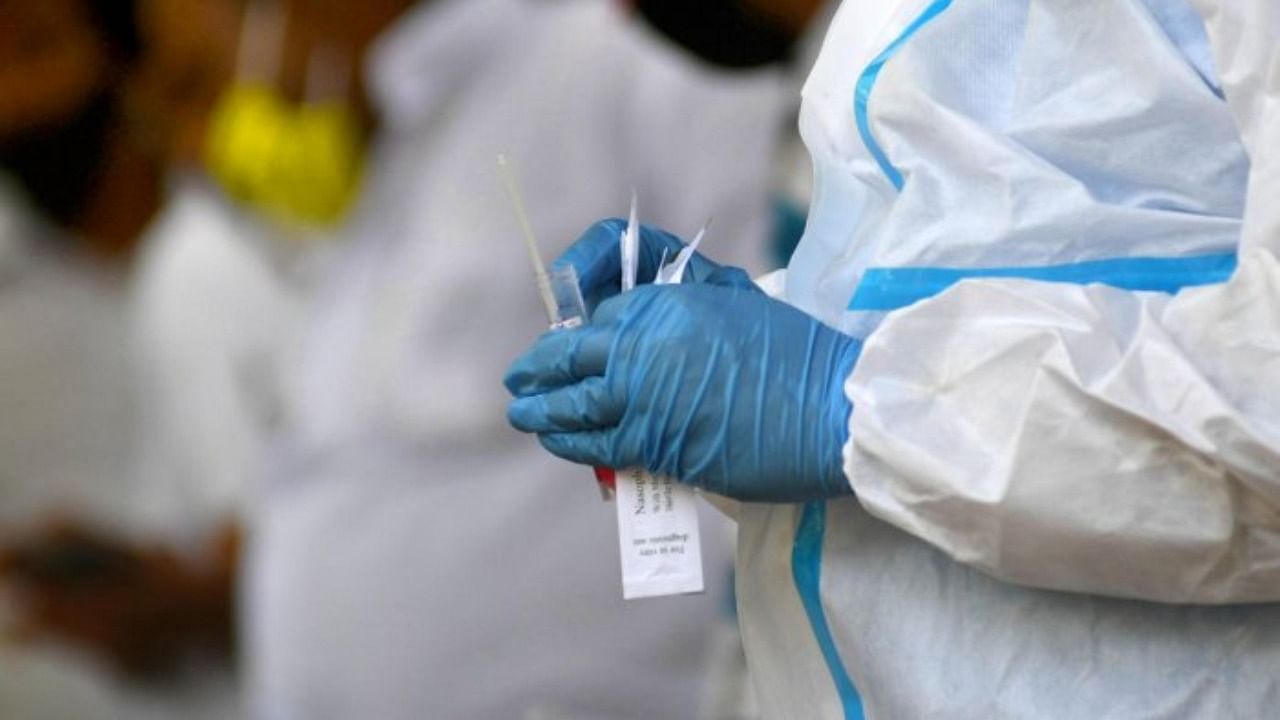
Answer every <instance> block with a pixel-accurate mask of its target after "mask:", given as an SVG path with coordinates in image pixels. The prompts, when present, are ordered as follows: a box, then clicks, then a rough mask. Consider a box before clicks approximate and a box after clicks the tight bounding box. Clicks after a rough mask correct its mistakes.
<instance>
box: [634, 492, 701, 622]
mask: <svg viewBox="0 0 1280 720" xmlns="http://www.w3.org/2000/svg"><path fill="white" fill-rule="evenodd" d="M614 500H615V502H616V504H617V510H618V546H619V551H620V552H621V556H622V597H624V598H625V599H627V600H631V599H634V598H643V597H655V596H659V595H678V594H681V593H698V592H702V590H703V584H702V540H701V538H700V537H699V534H698V506H697V502H698V499H697V496H696V495H695V494H694V492H693V490H691V489H690V488H688V487H685V486H684V485H681V484H680V483H677V482H676V481H674V480H672V479H671V478H666V477H656V476H654V475H650V474H649V473H647V472H645V471H643V470H639V469H634V468H633V469H630V470H620V471H618V473H617V496H616V497H615V498H614Z"/></svg>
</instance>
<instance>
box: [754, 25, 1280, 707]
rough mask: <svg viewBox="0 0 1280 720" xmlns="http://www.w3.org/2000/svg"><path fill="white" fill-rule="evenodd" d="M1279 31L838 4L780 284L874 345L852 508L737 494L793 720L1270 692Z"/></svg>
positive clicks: (1197, 701)
mask: <svg viewBox="0 0 1280 720" xmlns="http://www.w3.org/2000/svg"><path fill="white" fill-rule="evenodd" d="M1277 38H1280V10H1277V9H1276V6H1275V5H1274V4H1273V3H1271V2H1269V0H1240V1H1236V0H1232V1H1231V2H1220V3H1219V2H1211V1H1210V0H1203V1H1201V2H1196V3H1194V7H1193V6H1192V5H1187V4H1184V3H1182V2H1176V1H1175V2H1154V1H1153V2H1143V1H1142V0H1126V1H1123V2H1110V3H1076V2H1058V1H1056V0H1030V1H1028V0H1016V1H1009V2H992V3H982V2H968V1H967V0H955V1H954V2H952V1H950V0H906V1H905V2H892V3H883V4H880V5H879V6H877V5H876V4H867V3H845V4H844V5H843V6H842V7H841V9H840V11H839V13H838V15H837V17H836V20H835V22H834V25H833V27H832V28H831V31H830V33H829V35H828V38H827V40H826V43H825V45H824V48H823V51H822V54H821V56H820V59H819V60H818V62H817V65H816V67H815V68H814V70H813V73H812V74H811V76H810V78H809V81H808V83H807V85H806V88H805V93H804V109H803V112H802V118H801V129H802V132H803V134H804V137H805V140H806V144H807V145H808V147H809V148H810V152H811V153H812V155H813V159H814V163H815V171H816V186H815V187H816V189H815V197H814V204H813V208H812V211H811V215H810V218H809V227H808V229H807V231H806V236H805V238H804V240H803V242H802V243H801V245H800V248H799V251H798V253H797V254H796V256H795V258H794V260H793V261H792V263H791V265H790V267H789V269H788V271H787V275H786V277H785V283H784V284H785V290H783V292H782V296H783V297H784V298H785V299H786V300H788V301H789V302H791V303H793V304H795V305H797V306H798V307H800V308H802V309H804V310H806V311H807V312H809V313H811V314H813V315H815V316H817V317H818V318H820V319H822V320H824V321H825V322H827V323H828V324H830V325H832V326H834V327H836V328H839V329H841V330H843V331H844V332H846V333H848V334H850V335H853V336H855V337H860V338H865V345H864V347H863V349H862V353H861V356H860V358H859V359H858V361H857V364H856V366H855V368H854V370H853V371H852V374H851V375H850V376H849V378H848V380H847V382H846V383H845V391H846V394H847V396H848V399H849V400H850V401H851V403H852V406H853V411H852V413H851V415H850V420H849V438H850V440H849V442H848V443H847V444H846V445H845V448H844V466H845V473H846V475H847V476H848V478H849V481H850V484H851V486H852V488H853V490H854V492H855V493H856V497H857V499H856V500H855V499H846V500H836V501H830V502H828V503H825V504H823V503H813V504H808V505H744V506H742V512H741V517H740V536H739V572H740V574H739V588H738V589H739V598H740V609H741V613H742V625H743V631H744V635H745V642H746V646H747V652H748V657H749V662H750V665H751V669H752V672H753V676H754V679H755V682H756V687H757V690H758V692H759V695H760V701H761V704H762V706H763V707H764V709H765V711H766V714H767V715H768V716H769V717H777V718H782V717H796V718H799V717H804V718H816V717H845V718H856V717H863V716H864V714H865V716H866V717H874V718H923V717H948V718H993V717H1020V718H1029V717H1036V718H1045V717H1061V718H1081V717H1089V718H1228V717H1231V718H1249V717H1266V716H1269V715H1270V714H1273V713H1274V712H1275V707H1276V703H1277V701H1280V675H1277V672H1276V668H1278V667H1280V606H1277V605H1274V604H1263V603H1268V602H1273V601H1276V600H1280V261H1278V260H1277V253H1278V252H1280V211H1278V210H1277V207H1280V206H1278V205H1277V203H1276V202H1275V197H1276V196H1277V193H1280V182H1278V178H1280V170H1278V168H1280V132H1278V128H1280V123H1277V122H1276V120H1277V117H1280V116H1278V115H1277V113H1278V112H1280V72H1278V71H1277V69H1278V68H1280V54H1278V52H1280V51H1277V49H1276V48H1277ZM1232 603H1257V604H1232Z"/></svg>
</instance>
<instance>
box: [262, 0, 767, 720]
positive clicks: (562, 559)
mask: <svg viewBox="0 0 1280 720" xmlns="http://www.w3.org/2000/svg"><path fill="white" fill-rule="evenodd" d="M371 69H372V71H373V78H372V82H370V83H369V84H370V86H371V87H375V88H379V90H378V97H379V98H382V100H383V102H385V103H386V104H387V105H386V107H387V109H388V111H389V112H390V113H391V114H392V115H393V116H394V117H393V122H392V123H391V124H390V125H389V126H388V127H387V132H386V134H385V135H383V136H382V137H381V138H380V141H379V144H378V147H377V148H376V149H375V151H374V152H375V155H374V156H373V157H372V159H371V164H370V175H369V176H368V183H369V184H368V185H367V188H368V191H369V192H368V195H367V197H366V198H364V199H363V200H362V202H363V203H364V204H363V206H362V207H360V208H359V209H358V212H359V213H360V216H359V217H358V218H357V219H356V221H355V225H354V226H353V227H352V228H351V229H350V237H349V238H347V240H348V241H349V243H350V244H349V246H348V248H347V250H348V252H346V253H344V255H343V256H342V257H341V262H339V263H338V264H337V265H335V269H336V272H335V273H334V275H333V277H332V278H329V282H326V283H325V284H324V286H323V288H322V292H321V297H320V299H319V301H318V303H317V305H316V306H315V307H314V308H311V312H310V313H309V321H308V327H307V330H306V332H305V337H304V342H305V350H304V352H303V353H302V354H301V356H300V360H301V362H300V363H299V364H298V365H297V366H296V368H294V372H292V373H290V378H291V381H292V389H291V391H290V392H289V393H288V399H289V400H290V401H289V402H287V403H286V407H287V408H288V414H287V417H286V421H287V423H288V432H287V435H286V436H285V437H284V438H283V439H282V440H281V442H280V443H279V444H278V445H277V446H276V447H275V448H273V451H272V455H273V459H272V463H271V467H270V468H268V470H267V472H266V473H265V478H264V482H263V483H262V484H261V494H260V496H259V497H260V500H261V501H260V502H259V503H257V507H258V508H260V510H261V513H260V515H259V517H258V520H259V522H258V524H257V525H256V527H255V530H256V535H255V537H254V538H253V543H252V548H251V560H250V562H251V567H250V572H249V577H248V588H247V597H248V603H247V604H248V607H249V617H250V628H249V634H248V636H249V641H248V642H249V656H250V661H251V667H250V675H251V679H250V684H251V689H250V692H251V704H252V707H253V710H254V713H255V715H256V716H257V717H262V718H271V719H272V720H275V719H282V718H300V719H305V720H325V719H326V718H335V719H342V720H346V719H349V718H378V720H396V719H397V718H404V719H405V720H410V719H413V720H417V719H418V718H444V719H453V718H468V719H472V718H474V719H476V720H488V719H493V720H523V719H526V718H527V719H530V720H532V719H533V718H557V719H560V718H563V719H565V720H576V719H579V718H582V719H584V720H585V719H586V718H619V719H621V718H636V719H637V720H640V719H642V718H646V719H647V718H692V717H695V716H696V715H697V712H698V702H699V695H700V693H701V692H702V687H701V686H702V684H703V682H704V679H705V676H706V670H707V665H708V662H707V661H708V653H709V649H710V648H709V644H710V641H711V640H712V639H713V638H714V637H715V635H716V634H717V632H718V630H717V626H718V625H719V624H721V623H726V622H727V618H726V615H727V611H726V607H725V606H726V604H727V599H726V597H725V596H726V594H727V590H728V587H727V585H728V580H727V576H728V574H729V565H730V562H731V560H730V551H731V548H729V547H728V543H727V542H726V539H725V533H726V528H725V527H724V522H725V521H724V520H723V518H717V517H716V515H715V513H714V512H711V513H707V514H706V515H704V517H703V523H704V524H703V528H702V532H703V541H704V548H705V550H706V563H705V571H706V578H707V586H708V590H709V592H708V594H707V595H704V596H695V597H681V598H664V599H662V600H660V601H637V602H630V603H626V602H624V601H623V600H622V598H621V584H620V578H619V574H618V573H619V570H618V555H617V545H616V543H617V533H616V527H615V522H614V518H613V508H612V507H610V506H608V505H604V504H602V503H601V502H600V500H599V496H598V494H597V492H596V490H595V488H594V485H593V482H592V479H591V475H590V472H589V471H587V470H585V469H583V468H581V467H577V466H573V465H570V464H567V463H564V462H563V461H559V460H557V459H555V458H554V457H552V456H550V455H548V454H547V453H546V452H545V451H543V450H542V449H541V448H540V447H539V446H538V445H537V444H536V443H535V442H533V441H532V440H531V439H530V438H528V437H527V436H521V435H519V434H518V433H516V432H515V431H513V430H511V429H510V428H509V427H508V425H507V423H506V420H505V415H504V411H505V407H506V403H507V400H508V396H507V395H506V393H505V391H504V390H503V389H502V386H501V383H500V382H499V380H500V379H501V377H502V374H503V371H504V369H505V367H506V365H507V364H508V363H509V362H510V359H511V358H512V357H515V356H516V355H517V354H518V353H519V352H520V350H521V349H522V348H524V347H527V345H528V344H529V343H530V342H531V341H532V339H533V338H535V337H536V336H537V335H538V334H539V333H540V332H542V331H543V330H544V328H545V327H546V318H545V317H544V316H543V314H542V307H541V304H540V303H539V302H538V296H537V289H536V286H535V283H534V279H533V273H532V270H531V268H530V266H529V261H528V257H527V255H526V254H525V251H524V248H523V245H522V242H521V240H520V234H519V226H518V225H517V223H516V220H515V218H514V216H513V214H512V209H511V206H510V204H509V203H508V201H507V199H506V197H505V196H504V195H503V192H502V187H501V184H500V182H499V178H498V174H497V167H496V163H495V161H496V156H497V154H498V153H499V152H503V153H506V155H507V156H508V157H509V158H510V159H511V161H512V163H513V165H514V167H515V169H516V171H517V173H518V175H519V179H520V181H521V185H522V188H523V191H524V194H525V199H526V203H527V205H528V209H529V213H530V217H531V221H532V224H533V227H534V229H535V230H536V231H537V233H538V236H539V241H540V243H541V245H542V252H543V253H544V255H545V256H546V258H547V259H548V260H549V259H550V258H552V257H554V256H555V255H556V254H558V253H559V252H561V251H563V250H564V249H565V248H566V247H567V246H568V244H569V243H570V242H572V241H573V240H574V239H575V238H576V237H577V235H578V234H579V233H580V232H581V231H582V230H583V229H585V226H586V224H587V223H588V222H590V221H591V220H592V219H596V218H600V217H606V216H610V215H624V214H625V213H626V211H627V207H628V201H629V198H630V196H631V190H632V187H633V186H634V187H635V189H636V190H637V192H638V195H639V202H640V207H641V213H642V216H643V218H644V220H645V221H646V222H651V223H655V224H661V225H664V226H666V227H669V228H671V229H673V230H676V231H679V232H682V233H692V232H694V231H696V230H697V228H698V227H700V226H701V225H702V224H703V223H704V222H705V221H706V219H707V217H708V216H711V215H713V216H714V217H715V218H716V222H715V226H714V228H713V229H712V230H711V232H710V233H709V234H708V237H707V239H706V243H705V247H707V248H708V249H711V248H714V249H715V252H716V253H717V254H729V255H730V256H732V257H733V261H734V262H737V263H740V264H742V263H745V264H747V265H753V266H755V267H757V268H758V267H759V265H760V263H759V262H752V261H751V260H750V259H749V258H750V257H751V256H752V255H761V254H762V249H763V247H764V232H765V228H766V222H765V220H766V213H767V208H768V204H767V200H766V193H767V189H768V178H769V173H768V168H769V163H770V160H771V156H772V149H773V140H774V137H775V135H776V134H778V132H779V131H780V130H779V129H780V123H781V119H782V117H783V116H784V113H785V112H786V108H787V94H788V93H787V86H786V84H785V82H784V80H783V78H782V77H781V75H780V73H775V72H749V73H742V74H736V73H735V74H722V73H717V72H712V71H709V70H707V69H705V68H703V67H701V66H699V65H696V64H695V63H693V62H692V61H691V60H690V59H689V58H687V57H685V56H682V55H681V54H680V53H679V52H678V51H677V50H676V49H675V48H673V47H671V46H670V45H668V44H666V42H665V41H664V40H662V39H660V38H657V37H655V36H653V35H651V34H650V33H649V32H648V31H646V30H644V29H643V28H642V27H641V26H637V25H636V24H634V23H633V22H632V21H631V19H629V18H628V17H627V16H626V15H625V14H623V13H622V12H621V11H620V9H619V8H618V6H617V5H616V4H615V3H608V2H600V1H599V0H571V1H561V2H535V1H533V0H528V1H526V0H447V1H445V0H441V1H439V2H433V3H429V4H424V5H422V6H420V7H419V8H417V9H416V10H415V11H414V14H411V15H409V16H407V17H406V18H404V20H403V22H402V23H400V24H398V25H397V27H395V28H393V29H392V30H391V31H390V34H389V35H388V36H387V42H386V44H385V45H380V46H379V48H378V51H377V53H376V54H375V56H374V59H373V62H372V65H371ZM419 83H422V87H415V86H417V85H418V84H419ZM691 188H692V189H694V190H691ZM717 519H718V520H719V523H717V522H716V521H717Z"/></svg>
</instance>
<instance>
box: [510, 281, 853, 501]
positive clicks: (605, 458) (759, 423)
mask: <svg viewBox="0 0 1280 720" xmlns="http://www.w3.org/2000/svg"><path fill="white" fill-rule="evenodd" d="M708 277H709V275H708ZM741 279H742V278H741V277H740V276H738V275H735V274H733V273H727V274H725V273H722V274H721V275H720V277H718V278H716V279H715V280H714V281H713V282H712V283H703V284H695V285H678V286H666V287H655V286H643V287H640V288H637V289H636V290H634V291H632V292H629V293H627V294H625V295H621V296H617V297H614V298H612V299H609V300H607V301H605V302H604V303H603V304H602V305H601V306H600V308H599V309H598V311H597V313H596V315H595V317H594V318H593V319H592V322H591V323H590V325H588V326H586V327H583V328H580V329H577V330H573V331H562V332H558V333H547V334H545V335H544V336H543V337H542V338H541V339H539V341H538V342H537V343H536V344H535V345H534V346H533V348H531V349H530V350H529V351H528V352H527V353H526V354H525V355H523V356H522V357H520V358H519V359H517V360H516V362H515V363H514V364H513V365H512V366H511V368H510V370H509V371H508V373H507V377H506V384H507V388H508V389H509V390H510V391H511V393H512V394H513V395H514V396H515V398H516V399H515V400H513V401H512V402H511V404H510V406H509V408H508V419H509V420H510V422H511V424H512V425H513V426H515V427H516V428H517V429H519V430H523V431H525V432H534V433H538V436H539V440H540V442H541V443H542V444H543V446H544V447H546V448H547V449H548V450H550V451H551V452H552V453H554V454H556V455H558V456H560V457H563V458H565V459H568V460H571V461H574V462H579V463H584V464H592V465H602V466H608V467H619V468H625V467H643V468H645V469H647V470H649V471H650V472H653V473H657V474H664V475H668V476H671V477H674V478H676V479H678V480H680V481H682V482H685V483H688V484H690V485H694V486H697V487H702V488H704V489H707V490H710V491H712V492H716V493H720V494H723V495H727V496H730V497H735V498H738V499H742V500H767V501H775V502H799V501H807V500H812V499H817V498H823V497H832V496H836V495H844V494H848V493H850V492H851V490H850V488H849V485H848V482H847V481H846V479H845V476H844V472H843V469H842V465H843V463H842V448H843V446H844V443H845V440H846V438H847V436H848V429H847V426H848V418H849V413H850V412H851V410H852V408H851V406H850V403H849V401H848V400H847V398H846V397H845V394H844V388H843V386H844V380H845V378H846V376H847V375H848V374H849V372H850V371H851V370H852V368H853V365H854V363H855V362H856V360H857V357H858V353H859V351H860V349H861V343H860V342H859V341H858V340H856V339H854V338H852V337H849V336H847V335H844V334H842V333H840V332H838V331H836V330H834V329H832V328H830V327H827V326H825V325H823V324H822V323H820V322H818V321H817V320H816V319H814V318H812V317H810V316H809V315H806V314H805V313H803V312H801V311H800V310H798V309H796V308H794V307H791V306H790V305H787V304H785V303H782V302H780V301H778V300H774V299H772V298H770V297H768V296H767V295H764V294H763V293H760V292H758V291H757V290H755V289H754V285H750V283H749V280H748V283H747V285H749V287H748V286H747V285H741V284H740V281H741Z"/></svg>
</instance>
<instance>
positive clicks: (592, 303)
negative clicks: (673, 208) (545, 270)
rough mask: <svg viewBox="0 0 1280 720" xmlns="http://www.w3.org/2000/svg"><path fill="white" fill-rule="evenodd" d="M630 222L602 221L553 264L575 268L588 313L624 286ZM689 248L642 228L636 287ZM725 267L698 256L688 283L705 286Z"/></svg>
mask: <svg viewBox="0 0 1280 720" xmlns="http://www.w3.org/2000/svg"><path fill="white" fill-rule="evenodd" d="M626 227H627V221H625V220H622V219H620V218H612V219H609V220H601V221H600V222H597V223H596V224H594V225H592V226H591V227H589V228H587V231H586V232H584V233H583V234H582V236H581V237H580V238H578V239H577V240H576V241H575V242H574V243H573V245H571V246H569V249H568V250H566V251H565V252H564V254H562V255H561V256H560V257H559V258H557V259H556V261H555V262H554V263H552V267H559V266H563V265H572V266H573V267H574V269H575V270H577V272H578V281H579V283H580V284H581V286H582V297H583V298H584V299H585V301H586V303H587V310H588V311H589V312H595V309H596V307H598V306H599V305H600V303H602V302H604V301H605V300H607V299H609V298H611V297H613V296H614V295H617V294H618V293H619V292H620V290H621V283H622V257H621V249H620V247H619V244H618V238H619V236H620V235H621V234H622V232H623V231H624V230H626ZM684 247H685V244H684V242H682V241H681V240H680V238H678V237H676V236H675V235H672V234H671V233H668V232H666V231H664V230H659V229H658V228H655V227H651V226H649V225H641V226H640V242H639V247H638V248H637V258H636V260H637V266H636V283H638V284H641V285H644V284H648V283H651V282H653V279H654V277H655V276H656V275H657V274H658V267H659V265H660V264H661V262H662V258H663V256H664V253H665V256H666V258H667V260H668V262H670V261H672V260H675V258H676V255H678V254H679V253H680V251H681V250H683V249H684ZM722 267H723V266H721V265H719V264H718V263H715V262H713V261H711V260H709V259H707V258H706V256H704V255H702V254H701V253H694V254H693V257H692V258H690V260H689V266H688V267H687V268H686V269H685V274H684V281H685V282H687V283H690V282H691V283H697V282H705V281H706V279H707V278H708V277H710V276H711V275H712V273H714V272H716V271H718V270H721V269H722Z"/></svg>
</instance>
